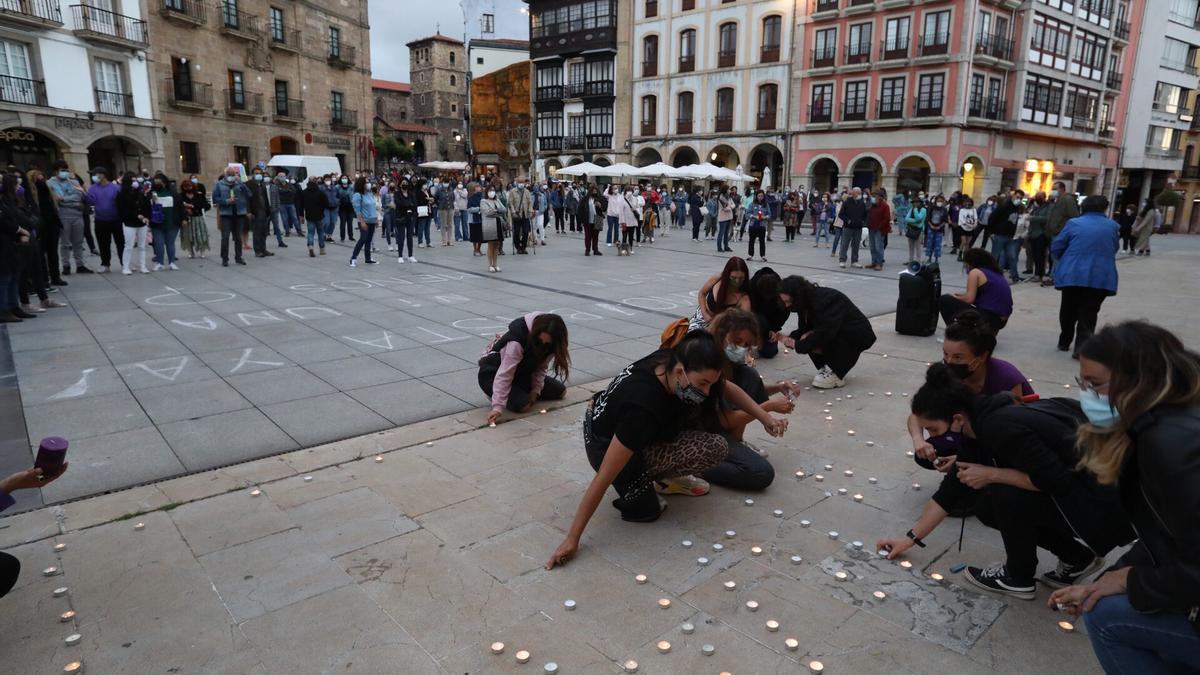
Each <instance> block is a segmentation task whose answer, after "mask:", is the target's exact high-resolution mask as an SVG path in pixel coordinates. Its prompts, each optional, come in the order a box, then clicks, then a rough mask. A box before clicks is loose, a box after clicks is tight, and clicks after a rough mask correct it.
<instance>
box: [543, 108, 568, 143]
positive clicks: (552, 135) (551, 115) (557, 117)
mask: <svg viewBox="0 0 1200 675" xmlns="http://www.w3.org/2000/svg"><path fill="white" fill-rule="evenodd" d="M562 124H563V117H562V113H561V112H559V111H557V110H552V111H544V112H539V113H538V114H537V137H538V144H539V146H540V147H541V149H542V150H550V149H553V150H559V149H561V147H562V146H561V145H557V146H555V147H547V146H548V145H554V144H555V143H561V141H560V140H559V139H561V138H562V135H563V132H562V129H563V127H562ZM548 139H549V140H550V143H547V141H548Z"/></svg>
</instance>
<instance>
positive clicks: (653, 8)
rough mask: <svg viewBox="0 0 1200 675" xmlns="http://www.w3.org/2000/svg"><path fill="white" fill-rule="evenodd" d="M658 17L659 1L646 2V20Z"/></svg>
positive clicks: (648, 0)
mask: <svg viewBox="0 0 1200 675" xmlns="http://www.w3.org/2000/svg"><path fill="white" fill-rule="evenodd" d="M656 16H658V0H646V18H647V19H653V18H654V17H656Z"/></svg>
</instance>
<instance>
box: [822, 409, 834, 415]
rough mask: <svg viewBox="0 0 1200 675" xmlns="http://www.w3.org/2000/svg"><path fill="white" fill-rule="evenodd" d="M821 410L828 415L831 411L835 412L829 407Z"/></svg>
mask: <svg viewBox="0 0 1200 675" xmlns="http://www.w3.org/2000/svg"><path fill="white" fill-rule="evenodd" d="M821 412H823V413H825V414H826V415H828V414H829V413H831V412H833V411H832V410H830V409H829V408H825V409H824V410H822V411H821Z"/></svg>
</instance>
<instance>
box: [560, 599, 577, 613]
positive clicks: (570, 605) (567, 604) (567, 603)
mask: <svg viewBox="0 0 1200 675" xmlns="http://www.w3.org/2000/svg"><path fill="white" fill-rule="evenodd" d="M575 605H576V602H575V601H574V600H563V609H565V610H567V611H568V612H573V611H575Z"/></svg>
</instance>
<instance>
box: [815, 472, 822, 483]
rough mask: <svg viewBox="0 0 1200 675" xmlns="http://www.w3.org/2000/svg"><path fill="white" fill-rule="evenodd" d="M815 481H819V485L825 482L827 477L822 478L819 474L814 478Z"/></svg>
mask: <svg viewBox="0 0 1200 675" xmlns="http://www.w3.org/2000/svg"><path fill="white" fill-rule="evenodd" d="M813 480H815V481H817V482H818V483H820V482H821V481H824V480H825V476H822V475H821V474H817V475H815V476H813Z"/></svg>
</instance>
